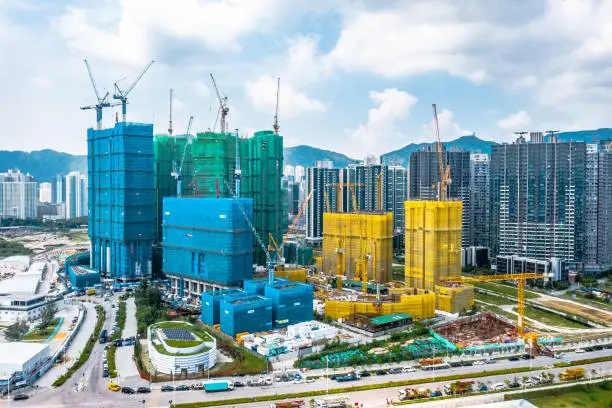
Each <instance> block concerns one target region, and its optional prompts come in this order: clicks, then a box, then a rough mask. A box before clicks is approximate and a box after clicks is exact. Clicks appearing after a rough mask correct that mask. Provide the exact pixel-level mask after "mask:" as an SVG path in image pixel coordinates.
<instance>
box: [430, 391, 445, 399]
mask: <svg viewBox="0 0 612 408" xmlns="http://www.w3.org/2000/svg"><path fill="white" fill-rule="evenodd" d="M429 396H430V397H432V398H433V397H441V396H442V391H438V390H436V391H432V392H431V393H430V394H429Z"/></svg>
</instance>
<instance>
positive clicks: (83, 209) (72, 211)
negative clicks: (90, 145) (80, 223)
mask: <svg viewBox="0 0 612 408" xmlns="http://www.w3.org/2000/svg"><path fill="white" fill-rule="evenodd" d="M85 216H87V176H85V175H82V174H81V173H79V172H78V171H73V172H70V173H68V175H67V176H66V219H70V218H78V217H85Z"/></svg>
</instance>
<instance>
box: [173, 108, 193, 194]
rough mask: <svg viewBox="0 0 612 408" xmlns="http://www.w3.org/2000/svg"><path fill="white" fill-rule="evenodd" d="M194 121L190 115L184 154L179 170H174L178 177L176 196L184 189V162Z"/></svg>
mask: <svg viewBox="0 0 612 408" xmlns="http://www.w3.org/2000/svg"><path fill="white" fill-rule="evenodd" d="M192 123H193V116H190V117H189V124H188V125H187V135H185V145H184V146H183V155H182V157H181V164H179V168H178V170H174V171H172V173H171V175H172V177H174V178H175V179H176V196H177V197H180V196H181V192H182V191H183V163H184V162H185V154H186V153H187V145H188V144H189V142H190V138H191V134H190V132H191V124H192Z"/></svg>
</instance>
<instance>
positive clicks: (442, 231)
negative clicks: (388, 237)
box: [404, 201, 462, 290]
mask: <svg viewBox="0 0 612 408" xmlns="http://www.w3.org/2000/svg"><path fill="white" fill-rule="evenodd" d="M404 207H405V214H406V217H405V222H406V231H405V241H406V251H405V281H406V286H409V287H415V288H419V289H428V290H434V289H435V287H436V285H438V284H439V283H440V281H444V280H446V278H448V277H459V276H461V216H462V203H461V201H406V202H405V203H404Z"/></svg>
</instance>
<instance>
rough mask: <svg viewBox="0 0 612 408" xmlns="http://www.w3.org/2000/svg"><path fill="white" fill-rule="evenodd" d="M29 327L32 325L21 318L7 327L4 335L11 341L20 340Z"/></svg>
mask: <svg viewBox="0 0 612 408" xmlns="http://www.w3.org/2000/svg"><path fill="white" fill-rule="evenodd" d="M29 328H30V326H29V325H28V323H27V322H25V321H22V320H19V321H18V322H17V323H13V324H11V325H10V326H9V327H7V328H6V330H5V331H4V336H5V337H6V338H7V339H8V340H9V341H18V340H20V339H21V338H22V337H23V336H24V334H26V333H27V331H28V329H29Z"/></svg>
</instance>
